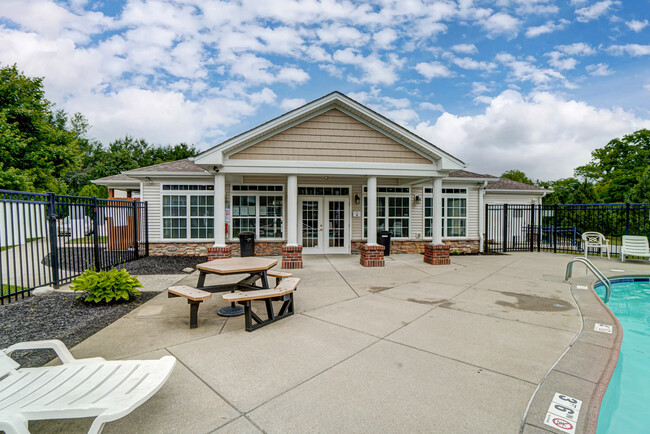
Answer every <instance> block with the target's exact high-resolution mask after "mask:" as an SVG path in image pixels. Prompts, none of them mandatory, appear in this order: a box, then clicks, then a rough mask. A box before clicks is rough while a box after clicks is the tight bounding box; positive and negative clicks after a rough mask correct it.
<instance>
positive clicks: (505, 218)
mask: <svg viewBox="0 0 650 434" xmlns="http://www.w3.org/2000/svg"><path fill="white" fill-rule="evenodd" d="M507 251H508V204H507V203H504V204H503V253H505V252H507Z"/></svg>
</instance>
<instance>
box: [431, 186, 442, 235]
mask: <svg viewBox="0 0 650 434" xmlns="http://www.w3.org/2000/svg"><path fill="white" fill-rule="evenodd" d="M431 244H442V178H433V240H431Z"/></svg>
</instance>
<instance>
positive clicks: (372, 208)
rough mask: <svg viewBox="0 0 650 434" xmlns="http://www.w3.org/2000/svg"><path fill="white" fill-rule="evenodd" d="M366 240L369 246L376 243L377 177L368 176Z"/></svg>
mask: <svg viewBox="0 0 650 434" xmlns="http://www.w3.org/2000/svg"><path fill="white" fill-rule="evenodd" d="M366 197H367V198H368V216H367V217H368V241H367V244H368V245H370V246H376V245H377V177H376V176H369V177H368V193H367V195H366Z"/></svg>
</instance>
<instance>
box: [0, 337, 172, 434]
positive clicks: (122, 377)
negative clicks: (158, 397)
mask: <svg viewBox="0 0 650 434" xmlns="http://www.w3.org/2000/svg"><path fill="white" fill-rule="evenodd" d="M43 348H48V349H53V350H54V351H56V353H57V356H58V357H59V359H61V362H63V364H62V365H59V366H46V367H40V368H23V369H18V368H19V366H20V365H19V364H18V363H16V361H14V360H13V359H12V358H11V357H9V355H10V354H11V353H12V352H14V351H16V350H32V349H43ZM175 364H176V358H174V357H172V356H164V357H163V358H161V359H160V360H111V361H106V360H104V359H102V358H101V357H96V358H92V359H75V358H74V357H72V354H70V351H68V349H67V348H66V346H65V344H63V342H61V341H58V340H48V341H34V342H22V343H19V344H16V345H12V346H10V347H9V348H6V349H4V350H0V431H5V432H6V433H7V434H14V433H16V434H23V433H29V430H28V426H27V422H28V421H30V420H43V419H72V418H82V417H93V416H97V417H96V419H95V420H94V421H93V423H92V425H91V427H90V429H89V430H88V432H89V433H93V434H94V433H100V432H101V431H102V428H103V427H104V424H105V423H106V422H111V421H113V420H116V419H119V418H121V417H124V416H126V415H127V414H129V413H130V412H132V411H133V410H134V409H135V408H137V407H138V406H139V405H140V404H142V403H143V402H145V401H146V400H147V399H149V398H150V397H151V396H152V395H153V394H154V393H156V392H157V391H158V389H160V388H161V387H162V385H163V384H165V381H167V378H169V375H170V374H171V372H172V370H173V369H174V365H175ZM133 431H137V430H136V429H135V428H134V429H133Z"/></svg>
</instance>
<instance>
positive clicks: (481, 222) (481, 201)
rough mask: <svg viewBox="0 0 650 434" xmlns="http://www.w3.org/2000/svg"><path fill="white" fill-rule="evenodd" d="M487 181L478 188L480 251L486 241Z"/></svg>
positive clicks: (481, 251)
mask: <svg viewBox="0 0 650 434" xmlns="http://www.w3.org/2000/svg"><path fill="white" fill-rule="evenodd" d="M486 186H487V181H484V182H483V185H481V186H480V187H479V188H478V251H479V252H480V253H483V244H484V242H485V239H484V236H485V201H484V199H485V187H486Z"/></svg>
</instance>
